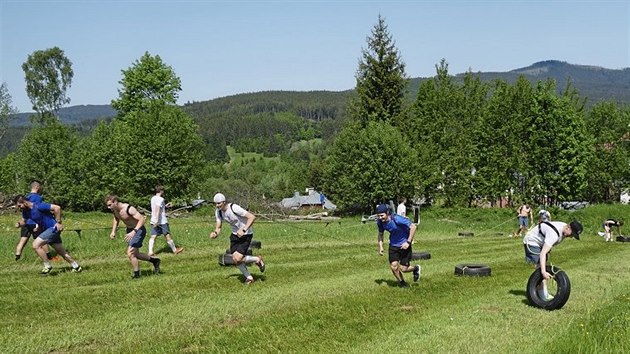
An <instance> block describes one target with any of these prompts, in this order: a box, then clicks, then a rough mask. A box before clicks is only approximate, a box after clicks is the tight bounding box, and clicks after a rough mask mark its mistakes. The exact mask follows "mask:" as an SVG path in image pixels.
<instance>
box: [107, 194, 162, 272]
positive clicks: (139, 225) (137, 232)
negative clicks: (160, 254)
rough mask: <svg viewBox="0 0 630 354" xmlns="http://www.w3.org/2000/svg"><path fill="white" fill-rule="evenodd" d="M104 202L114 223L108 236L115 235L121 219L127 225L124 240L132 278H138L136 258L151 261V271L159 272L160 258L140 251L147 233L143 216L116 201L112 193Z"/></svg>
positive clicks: (138, 268)
mask: <svg viewBox="0 0 630 354" xmlns="http://www.w3.org/2000/svg"><path fill="white" fill-rule="evenodd" d="M105 204H107V208H108V209H110V210H111V211H112V212H113V213H114V223H113V225H112V233H111V234H110V235H109V238H111V239H112V240H113V239H114V238H115V237H116V229H117V228H118V224H119V223H120V221H121V220H122V221H123V223H125V226H127V234H126V235H125V241H126V242H127V245H128V247H127V257H129V262H130V263H131V267H132V268H133V278H140V264H139V263H140V262H139V261H138V260H143V261H147V262H151V263H152V264H153V272H154V273H155V274H160V259H159V258H155V257H149V255H147V254H146V253H141V252H140V248H141V247H142V241H143V240H144V236H145V235H146V234H147V229H146V228H145V227H144V216H143V215H142V214H140V212H139V211H138V210H136V208H134V207H132V206H131V205H129V204H127V203H121V202H120V201H118V197H117V196H115V195H113V194H110V195H108V196H107V198H105Z"/></svg>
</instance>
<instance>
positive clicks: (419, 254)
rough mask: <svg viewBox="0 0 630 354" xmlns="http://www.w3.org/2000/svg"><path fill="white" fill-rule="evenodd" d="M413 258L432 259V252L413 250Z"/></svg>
mask: <svg viewBox="0 0 630 354" xmlns="http://www.w3.org/2000/svg"><path fill="white" fill-rule="evenodd" d="M411 259H412V260H416V259H431V253H429V252H413V253H412V254H411Z"/></svg>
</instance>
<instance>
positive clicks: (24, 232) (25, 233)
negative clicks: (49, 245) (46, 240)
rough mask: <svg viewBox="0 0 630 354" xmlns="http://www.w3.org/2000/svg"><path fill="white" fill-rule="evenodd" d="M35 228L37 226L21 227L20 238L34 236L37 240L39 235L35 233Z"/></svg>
mask: <svg viewBox="0 0 630 354" xmlns="http://www.w3.org/2000/svg"><path fill="white" fill-rule="evenodd" d="M34 227H35V225H33V226H26V225H25V226H22V227H20V237H26V238H29V237H30V236H33V239H36V238H37V234H36V233H35V231H33V228H34Z"/></svg>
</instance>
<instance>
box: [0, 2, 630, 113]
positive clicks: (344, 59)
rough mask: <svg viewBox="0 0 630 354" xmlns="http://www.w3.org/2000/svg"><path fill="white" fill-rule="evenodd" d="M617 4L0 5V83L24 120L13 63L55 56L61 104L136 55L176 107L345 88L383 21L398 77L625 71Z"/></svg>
mask: <svg viewBox="0 0 630 354" xmlns="http://www.w3.org/2000/svg"><path fill="white" fill-rule="evenodd" d="M629 3H630V1H629V0H609V1H607V0H601V1H596V0H588V1H580V0H571V1H561V0H540V1H536V0H532V1H525V0H518V1H514V0H513V1H509V0H505V1H499V0H494V1H492V0H487V1H477V0H461V1H457V0H450V1H449V0H447V1H437V0H434V1H424V0H415V1H411V0H408V1H369V0H367V1H350V0H318V1H304V0H303V1H297V0H295V1H264V0H261V1H253V0H241V1H238V0H237V1H211V0H197V1H186V0H184V1H174V0H173V1H169V0H163V1H156V0H153V1H142V0H135V1H122V0H121V1H115V0H109V1H95V0H66V1H58V0H48V1H43V0H41V1H33V0H31V1H29V0H0V29H1V35H0V36H1V37H0V70H1V74H2V77H1V81H2V82H5V83H6V84H7V85H8V89H9V93H10V94H11V96H12V98H13V106H15V107H17V108H18V109H19V110H20V111H21V112H27V111H29V112H30V111H32V109H31V103H30V101H29V99H28V97H27V96H26V93H25V83H24V73H23V71H22V68H21V65H22V63H24V62H25V61H26V59H27V57H28V55H29V54H31V53H32V52H34V51H36V50H43V49H47V48H51V47H54V46H57V47H59V48H61V49H62V50H63V51H64V52H65V54H66V56H67V57H68V58H69V59H70V60H71V61H72V63H73V69H74V80H73V84H72V87H71V88H70V90H69V91H68V96H69V97H70V98H71V100H72V101H71V103H70V104H69V106H73V105H80V104H109V103H110V102H111V100H112V99H113V98H117V97H118V91H117V90H118V89H119V88H120V85H119V83H118V82H119V81H120V80H121V78H122V75H121V70H123V69H127V68H129V67H130V66H131V65H132V64H133V63H134V62H135V61H136V60H137V59H139V58H140V57H141V56H142V55H143V54H144V52H145V51H148V52H149V53H150V54H152V55H159V56H160V57H161V58H162V60H163V61H164V62H165V63H166V64H167V65H170V66H171V67H172V68H173V69H174V71H175V73H176V74H177V75H178V76H179V77H180V78H181V80H182V92H181V93H180V99H179V102H178V103H179V104H184V103H186V102H189V101H191V102H192V101H206V100H210V99H213V98H217V97H223V96H228V95H233V94H238V93H246V92H257V91H265V90H298V91H310V90H331V91H341V90H346V89H351V88H353V87H354V86H355V78H354V75H355V73H356V70H357V67H358V62H359V59H360V57H361V49H362V48H365V47H366V38H367V37H368V36H369V35H370V31H371V30H372V28H373V26H374V25H375V24H376V22H377V19H378V15H379V13H380V14H381V15H382V16H383V17H384V18H385V20H386V23H387V25H388V27H389V31H390V33H391V34H392V36H393V38H394V40H395V42H396V46H397V48H398V49H399V51H400V53H401V56H402V59H403V61H404V62H405V63H406V72H407V75H408V76H410V77H427V76H432V75H434V73H435V65H436V64H437V63H438V62H439V61H440V59H442V58H444V59H446V61H447V62H448V64H449V72H450V73H452V74H457V73H461V72H465V71H467V70H469V69H470V70H472V71H473V72H477V71H509V70H513V69H517V68H521V67H525V66H528V65H531V64H533V63H535V62H538V61H542V60H548V59H554V60H562V61H566V62H569V63H572V64H582V65H596V66H602V67H605V68H610V69H621V68H625V67H630V63H629V60H630V50H629V41H630V27H629V26H630V25H629V23H630V5H629Z"/></svg>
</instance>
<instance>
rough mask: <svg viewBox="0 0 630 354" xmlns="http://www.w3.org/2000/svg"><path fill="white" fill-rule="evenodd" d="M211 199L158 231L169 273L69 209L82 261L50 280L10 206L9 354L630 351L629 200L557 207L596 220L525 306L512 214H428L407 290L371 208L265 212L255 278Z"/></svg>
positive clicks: (565, 248) (559, 253) (6, 224)
mask: <svg viewBox="0 0 630 354" xmlns="http://www.w3.org/2000/svg"><path fill="white" fill-rule="evenodd" d="M209 212H210V211H209V210H205V211H202V212H198V213H197V214H196V215H191V216H189V217H180V218H172V219H171V220H170V224H171V229H172V232H173V236H174V238H175V240H176V242H177V244H178V245H181V246H184V247H185V251H184V252H183V253H182V254H179V255H173V254H170V251H168V248H167V247H166V244H165V242H164V240H163V239H158V242H157V244H156V246H157V249H158V250H159V251H160V252H161V253H160V255H159V256H160V257H161V258H162V271H163V273H162V274H160V275H153V274H151V267H150V264H148V263H144V264H142V278H141V279H138V280H132V279H131V268H130V265H129V262H128V261H127V259H126V256H125V243H124V241H122V239H121V237H119V238H118V239H117V240H115V241H110V240H109V238H108V235H109V230H107V228H108V227H110V226H111V215H109V214H105V213H90V214H68V215H66V218H65V222H64V225H65V227H66V228H67V229H81V230H82V232H81V234H80V236H79V235H78V234H77V233H76V232H73V231H66V232H64V234H63V240H64V244H65V246H66V247H67V249H68V250H69V251H70V252H71V254H72V255H73V256H74V257H75V258H76V259H77V260H78V261H79V262H80V263H81V265H82V266H83V268H84V271H83V273H79V274H75V273H71V272H70V271H69V270H70V268H69V265H67V264H66V263H65V262H63V263H54V266H55V268H54V269H53V274H52V275H49V276H46V277H42V276H40V275H38V272H39V270H40V269H41V262H40V261H39V260H38V259H36V256H35V254H34V252H33V251H32V250H30V249H26V250H25V252H24V256H23V258H22V259H21V260H20V261H19V262H16V261H14V258H13V253H14V249H15V244H16V242H17V240H18V236H17V235H18V232H17V231H16V229H14V228H13V227H12V226H13V223H14V222H15V219H16V218H17V214H14V215H5V216H0V222H1V223H0V245H1V247H2V257H1V258H0V282H1V285H2V286H1V287H0V303H2V311H1V312H0V316H1V319H2V321H1V322H2V324H3V330H2V331H0V348H1V349H0V351H1V352H2V353H86V352H90V353H92V352H105V353H140V352H147V353H156V352H157V353H174V352H188V353H189V352H192V353H197V352H202V353H215V352H219V353H222V352H226V353H233V352H239V351H240V352H265V353H266V352H295V353H305V352H331V353H332V352H335V353H387V352H392V353H397V352H413V353H514V352H519V353H543V352H544V353H628V352H630V341H629V340H628V335H629V334H630V315H629V314H630V260H629V258H630V244H625V243H620V242H614V243H604V242H603V240H602V238H601V237H598V236H597V231H600V228H601V226H600V225H601V221H602V220H603V219H604V218H606V217H608V216H617V217H620V218H624V216H625V218H626V221H627V219H628V218H627V216H628V215H630V208H629V207H627V206H620V205H614V206H595V207H591V208H588V209H586V210H582V211H578V212H575V213H573V214H571V213H567V212H561V213H557V212H556V213H554V215H553V217H554V219H559V220H565V221H570V220H571V219H572V218H573V217H577V218H578V219H580V220H581V221H583V223H584V225H585V231H584V233H583V236H582V240H581V241H576V240H572V239H570V240H566V241H565V242H563V243H562V244H561V245H560V246H558V247H556V248H554V250H553V252H552V255H551V262H552V263H553V264H555V265H557V266H559V267H561V268H562V269H564V270H565V271H566V272H567V274H568V275H569V277H570V279H571V284H572V293H571V297H570V299H569V301H568V303H567V304H566V305H565V306H564V308H562V309H561V310H557V311H544V310H540V309H537V308H533V307H530V306H528V305H527V301H526V297H525V285H526V282H527V279H528V277H529V275H530V274H531V273H532V271H533V269H532V268H531V266H528V265H527V264H525V262H524V260H523V246H522V241H521V240H520V239H515V238H509V237H507V235H508V234H510V233H511V232H513V231H514V230H515V229H516V218H514V217H513V211H509V210H478V209H477V210H472V209H470V210H468V209H463V210H443V209H436V210H429V211H427V212H424V213H423V214H422V216H421V223H420V227H419V231H418V233H417V235H416V239H417V243H416V244H415V245H414V250H415V251H428V252H430V253H431V254H432V258H431V259H430V260H421V261H419V263H420V264H421V265H422V278H421V280H420V281H419V282H418V283H414V284H413V285H412V286H411V287H410V288H409V289H401V288H399V287H397V286H396V284H395V283H394V282H393V279H394V278H393V276H392V274H391V272H390V271H389V269H388V264H387V258H386V257H379V256H378V255H377V252H376V226H375V225H374V224H373V223H366V224H362V223H360V222H359V219H360V218H359V217H356V218H348V219H343V220H342V221H341V222H333V223H329V224H326V223H321V222H274V223H269V222H259V223H257V224H255V231H256V234H255V239H257V240H261V241H262V245H263V248H262V249H261V250H259V251H258V253H260V254H263V255H264V257H265V260H266V262H267V270H266V272H265V273H264V274H263V275H261V274H260V273H259V272H258V270H257V269H256V268H255V267H252V269H251V270H252V273H253V274H254V276H255V277H256V279H257V281H256V282H255V283H254V284H252V285H249V286H246V285H244V284H243V278H242V276H240V273H239V272H238V270H237V269H236V268H234V267H220V266H219V265H218V255H219V254H220V253H222V252H225V249H226V248H227V246H228V243H229V241H228V234H229V231H228V230H227V229H224V231H223V233H222V234H221V236H220V237H219V238H218V239H217V240H212V241H211V240H210V239H209V238H208V233H209V231H210V230H211V228H210V227H209V219H208V218H207V215H209ZM102 228H104V229H102ZM460 231H471V232H474V233H475V236H474V237H459V236H458V232H460ZM121 235H122V231H120V232H119V236H121ZM146 244H147V240H145V247H144V248H143V250H145V251H146ZM460 263H484V264H487V265H489V266H490V267H492V276H490V277H456V276H455V275H454V274H453V273H454V267H455V265H457V264H460ZM409 275H410V274H409ZM407 280H411V277H410V276H407Z"/></svg>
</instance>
